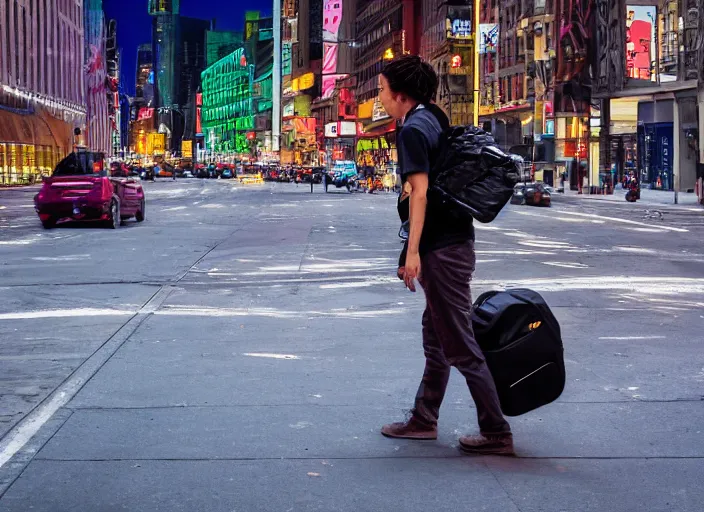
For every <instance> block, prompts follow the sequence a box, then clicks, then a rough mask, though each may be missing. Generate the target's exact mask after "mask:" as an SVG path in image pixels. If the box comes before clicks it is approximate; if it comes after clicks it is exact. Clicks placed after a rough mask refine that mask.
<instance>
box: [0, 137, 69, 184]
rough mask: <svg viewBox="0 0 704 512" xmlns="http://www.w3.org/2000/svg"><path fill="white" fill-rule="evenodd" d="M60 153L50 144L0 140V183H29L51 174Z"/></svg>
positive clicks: (59, 157)
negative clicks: (13, 142)
mask: <svg viewBox="0 0 704 512" xmlns="http://www.w3.org/2000/svg"><path fill="white" fill-rule="evenodd" d="M61 158H62V155H61V154H60V152H59V150H58V149H57V148H52V147H51V146H35V145H31V144H10V143H3V142H0V185H30V184H33V183H36V182H37V181H39V180H41V177H42V176H48V175H49V174H51V172H52V170H53V169H54V167H56V164H58V163H59V160H61Z"/></svg>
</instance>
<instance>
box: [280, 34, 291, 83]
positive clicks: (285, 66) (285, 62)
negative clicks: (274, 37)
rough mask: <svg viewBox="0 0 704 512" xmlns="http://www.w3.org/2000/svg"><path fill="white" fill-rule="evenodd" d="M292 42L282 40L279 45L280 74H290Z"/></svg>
mask: <svg viewBox="0 0 704 512" xmlns="http://www.w3.org/2000/svg"><path fill="white" fill-rule="evenodd" d="M292 44H293V43H288V42H284V43H283V44H282V47H281V74H282V75H283V76H287V75H290V74H291V45H292Z"/></svg>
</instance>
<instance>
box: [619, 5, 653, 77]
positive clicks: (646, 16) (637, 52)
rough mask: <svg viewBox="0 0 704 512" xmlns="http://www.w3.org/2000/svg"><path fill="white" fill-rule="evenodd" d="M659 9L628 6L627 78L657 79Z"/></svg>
mask: <svg viewBox="0 0 704 512" xmlns="http://www.w3.org/2000/svg"><path fill="white" fill-rule="evenodd" d="M656 27H657V9H656V8H655V7H654V6H645V5H627V6H626V76H627V77H628V78H636V79H640V80H653V81H655V80H656V79H657V77H656V75H655V73H654V72H653V71H654V65H653V63H654V61H655V60H656V55H657V54H656V50H655V44H656V41H657V35H656V30H657V28H656Z"/></svg>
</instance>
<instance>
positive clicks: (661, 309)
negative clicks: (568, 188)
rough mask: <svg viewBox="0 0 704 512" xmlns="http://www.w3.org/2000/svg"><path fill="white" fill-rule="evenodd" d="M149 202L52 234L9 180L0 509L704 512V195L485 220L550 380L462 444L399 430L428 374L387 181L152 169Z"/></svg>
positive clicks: (1, 315)
mask: <svg viewBox="0 0 704 512" xmlns="http://www.w3.org/2000/svg"><path fill="white" fill-rule="evenodd" d="M144 186H145V189H146V194H147V218H146V221H145V222H144V223H139V224H138V223H136V222H134V221H128V222H127V223H126V224H125V225H123V226H121V227H120V228H119V229H118V230H116V231H115V230H109V229H103V228H101V227H94V226H84V225H81V226H76V225H63V226H59V227H58V228H56V229H53V230H49V231H46V230H43V229H42V227H41V224H40V222H39V220H38V218H37V216H36V214H35V213H34V210H33V207H32V196H33V195H34V194H35V193H36V191H37V189H36V188H24V189H21V188H20V189H9V190H0V368H2V370H1V371H0V465H2V467H0V511H2V512H6V511H7V512H9V511H18V512H19V511H22V512H25V511H28V510H32V511H34V512H41V511H46V512H59V511H69V510H70V511H90V512H103V511H113V510H131V511H158V510H163V511H169V512H175V511H184V512H186V511H187V512H194V511H203V512H220V511H222V512H233V511H237V512H257V511H276V512H286V511H344V512H348V511H349V512H353V511H354V512H357V511H374V512H376V511H400V510H408V511H419V510H434V511H469V510H471V511H480V510H483V511H489V512H495V511H503V512H509V511H511V512H516V511H521V512H553V511H555V512H557V511H575V512H585V511H594V512H597V511H598V512H603V511H609V512H621V511H623V512H626V511H629V512H630V511H646V510H647V511H649V512H650V511H662V512H673V511H692V512H694V511H701V510H702V503H704V486H702V475H704V350H702V340H703V339H704V209H702V208H699V207H696V206H682V205H680V206H678V207H677V206H667V205H659V206H652V205H648V204H644V203H636V204H628V203H626V202H625V200H624V201H623V202H617V201H589V200H586V199H583V198H580V197H575V196H570V197H562V196H560V195H556V197H554V204H553V206H552V207H551V208H533V207H527V206H508V207H507V208H506V209H505V210H504V212H502V214H501V215H500V217H499V218H498V219H497V220H496V221H495V222H493V223H491V224H488V225H477V226H476V228H477V230H476V236H477V243H476V248H477V260H478V261H477V272H476V276H475V282H474V286H473V293H474V295H475V296H477V295H478V294H479V293H481V292H483V291H486V290H489V289H497V288H499V289H502V288H506V287H527V288H532V289H534V290H536V291H538V292H540V293H541V294H542V295H543V296H544V297H545V298H546V300H547V302H548V304H549V305H550V306H551V308H552V309H553V311H554V313H555V315H556V317H557V319H558V320H559V322H560V324H561V328H562V334H563V339H564V345H565V362H566V367H567V386H566V389H565V391H564V393H563V394H562V396H561V398H560V399H559V400H558V401H557V402H555V403H553V404H550V405H548V406H546V407H543V408H541V409H538V410H537V411H533V412H531V413H529V414H526V415H524V416H520V417H516V418H509V421H510V422H511V425H512V428H513V431H514V439H515V443H516V450H517V452H518V457H516V458H497V457H467V456H463V455H461V454H460V453H459V451H458V450H457V443H458V437H459V436H460V435H465V434H473V433H477V430H478V427H477V423H476V412H475V409H474V406H473V402H472V399H471V397H470V395H469V392H468V390H467V388H466V384H465V383H464V381H463V379H462V378H461V377H460V375H459V373H457V372H454V373H453V376H452V378H451V380H450V388H449V390H448V394H447V396H446V399H445V403H444V406H443V409H442V411H441V417H440V424H439V430H440V432H439V438H438V440H437V441H429V442H427V441H426V442H418V441H415V442H414V441H404V440H392V439H387V438H384V437H382V436H381V435H380V434H379V429H380V427H381V426H382V425H383V424H385V423H389V422H391V421H399V420H402V419H403V418H404V416H405V414H406V412H407V410H408V408H409V407H410V406H411V405H412V400H413V397H414V396H415V392H416V388H417V386H418V383H419V380H420V377H421V373H422V369H423V364H424V360H423V350H422V346H421V335H420V317H421V313H422V310H423V307H424V298H423V295H422V292H419V293H417V294H412V293H410V292H408V291H407V290H406V289H405V288H404V287H403V285H402V283H401V282H400V281H399V280H398V279H396V277H395V273H396V262H397V258H398V253H399V251H400V249H401V244H400V239H399V238H398V236H397V233H398V228H399V225H398V224H399V223H398V218H397V215H396V196H395V195H394V194H384V193H381V194H373V195H370V194H362V193H355V194H347V193H346V192H335V193H330V194H324V193H323V191H322V188H320V187H318V186H316V189H315V191H314V193H313V194H311V193H310V188H309V187H308V186H306V185H302V186H296V185H295V184H265V185H259V186H249V187H248V186H242V185H239V184H238V183H236V182H234V181H232V180H196V179H190V180H185V179H184V180H178V181H171V180H163V181H157V182H156V183H145V185H144Z"/></svg>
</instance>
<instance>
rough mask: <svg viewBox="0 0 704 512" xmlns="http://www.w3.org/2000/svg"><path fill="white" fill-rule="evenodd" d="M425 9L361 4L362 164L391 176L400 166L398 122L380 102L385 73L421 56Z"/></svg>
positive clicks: (383, 0)
mask: <svg viewBox="0 0 704 512" xmlns="http://www.w3.org/2000/svg"><path fill="white" fill-rule="evenodd" d="M422 8H423V4H422V2H419V1H413V0H403V1H394V0H378V1H376V0H374V1H370V0H358V1H357V9H356V10H357V17H356V22H355V40H356V43H355V78H356V85H355V89H354V95H355V101H356V103H357V122H358V123H359V126H358V133H357V144H356V159H357V164H358V165H359V166H360V167H362V168H367V169H376V170H378V171H387V170H393V169H395V167H396V165H397V163H398V156H397V153H396V137H395V135H396V120H395V119H391V118H390V117H389V115H388V114H387V113H386V112H385V111H384V108H383V107H382V106H381V103H380V102H379V97H378V95H379V73H380V72H381V70H382V68H383V66H384V63H385V62H386V61H389V60H392V59H394V58H395V57H396V56H399V55H405V54H414V55H418V54H419V53H420V40H421V33H422V13H423V9H422Z"/></svg>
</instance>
